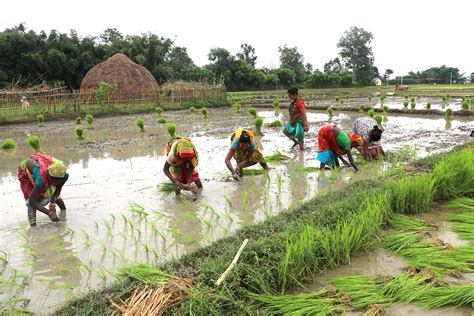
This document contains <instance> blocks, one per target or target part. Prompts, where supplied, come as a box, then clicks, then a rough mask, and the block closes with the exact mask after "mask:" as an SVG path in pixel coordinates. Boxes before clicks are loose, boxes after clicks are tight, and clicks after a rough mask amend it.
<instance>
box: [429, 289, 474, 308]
mask: <svg viewBox="0 0 474 316" xmlns="http://www.w3.org/2000/svg"><path fill="white" fill-rule="evenodd" d="M420 303H421V305H422V306H423V308H425V309H432V308H436V307H441V306H446V305H455V306H460V305H468V306H472V304H474V286H472V285H452V286H444V287H433V288H430V289H428V290H427V291H425V292H424V293H423V294H422V295H421V297H420Z"/></svg>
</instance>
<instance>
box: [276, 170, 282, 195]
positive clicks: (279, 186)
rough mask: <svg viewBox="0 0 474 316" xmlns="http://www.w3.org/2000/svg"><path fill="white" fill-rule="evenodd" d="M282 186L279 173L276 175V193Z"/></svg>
mask: <svg viewBox="0 0 474 316" xmlns="http://www.w3.org/2000/svg"><path fill="white" fill-rule="evenodd" d="M282 184H283V180H282V178H281V173H280V172H278V173H277V187H278V192H281V186H282Z"/></svg>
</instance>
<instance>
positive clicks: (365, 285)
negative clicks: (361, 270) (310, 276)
mask: <svg viewBox="0 0 474 316" xmlns="http://www.w3.org/2000/svg"><path fill="white" fill-rule="evenodd" d="M331 284H333V285H334V286H336V288H337V289H339V290H340V291H342V292H343V293H347V295H349V297H350V302H351V303H352V305H353V306H354V307H357V308H359V309H363V308H366V307H368V306H369V305H371V304H391V303H392V302H393V299H392V298H391V297H389V296H387V295H384V294H383V293H381V292H380V289H379V285H378V283H377V279H375V278H373V277H368V276H361V275H354V276H344V277H340V278H335V279H333V280H331Z"/></svg>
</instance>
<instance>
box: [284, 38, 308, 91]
mask: <svg viewBox="0 0 474 316" xmlns="http://www.w3.org/2000/svg"><path fill="white" fill-rule="evenodd" d="M278 52H279V53H280V69H282V68H288V69H291V70H293V72H294V73H295V83H297V84H302V83H303V82H304V81H305V80H306V77H307V74H306V70H305V67H304V57H303V55H302V54H301V53H300V52H299V51H298V47H296V46H294V47H288V46H287V45H283V46H279V47H278ZM279 77H280V76H279ZM282 84H283V85H285V84H284V83H283V82H282Z"/></svg>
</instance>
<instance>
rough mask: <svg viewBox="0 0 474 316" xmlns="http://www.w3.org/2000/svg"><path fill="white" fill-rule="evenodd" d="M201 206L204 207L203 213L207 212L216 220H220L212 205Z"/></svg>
mask: <svg viewBox="0 0 474 316" xmlns="http://www.w3.org/2000/svg"><path fill="white" fill-rule="evenodd" d="M202 206H204V211H208V210H209V211H211V213H212V214H213V215H214V216H216V217H217V218H220V215H219V213H218V212H217V211H216V209H215V208H214V207H213V206H212V205H210V204H207V203H205V204H203V205H202Z"/></svg>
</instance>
